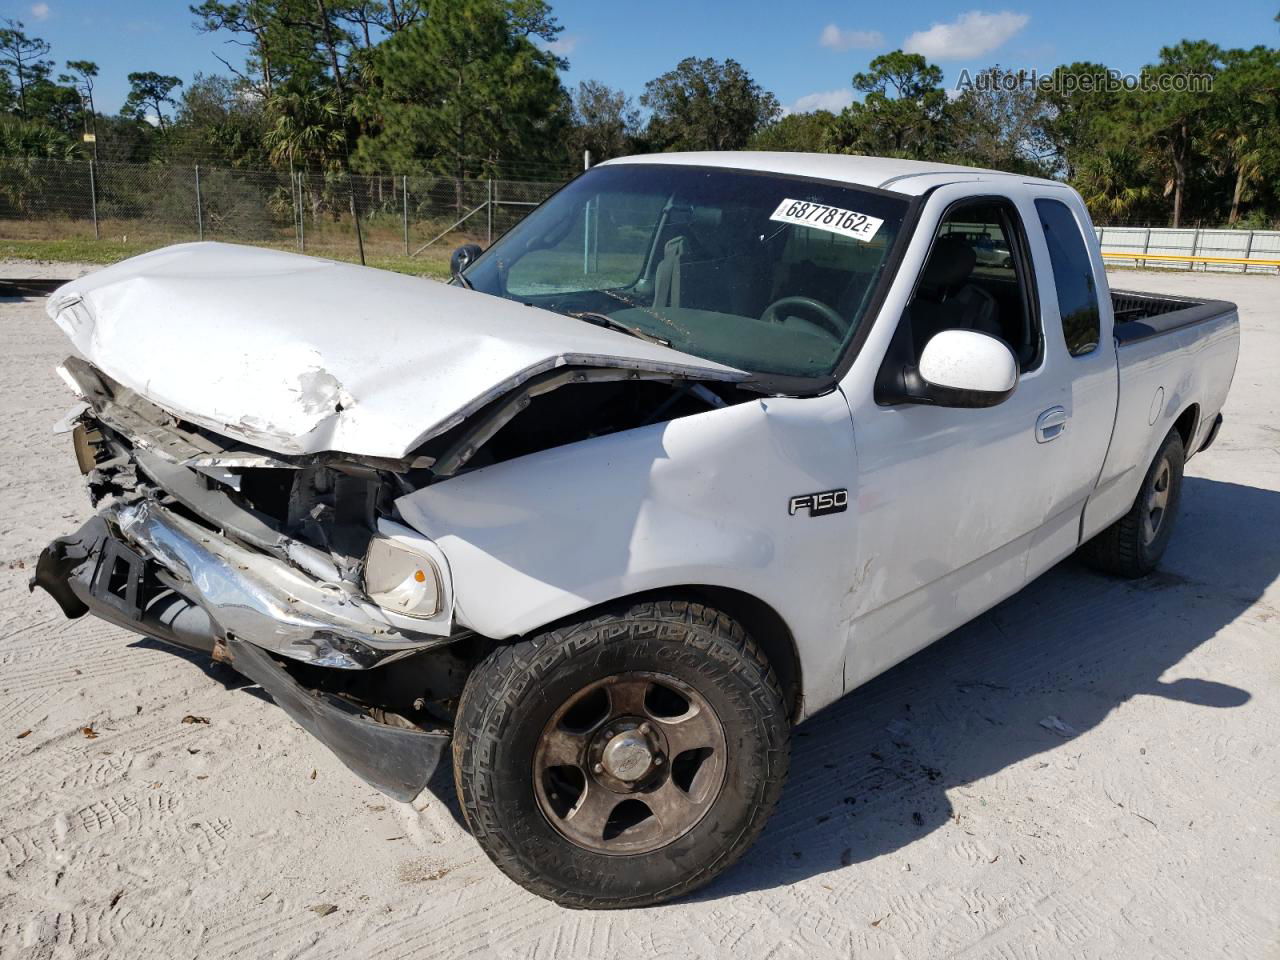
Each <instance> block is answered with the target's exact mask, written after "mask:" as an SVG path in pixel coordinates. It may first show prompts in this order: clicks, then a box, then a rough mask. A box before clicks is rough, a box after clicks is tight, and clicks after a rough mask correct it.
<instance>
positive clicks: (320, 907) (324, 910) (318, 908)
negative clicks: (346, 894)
mask: <svg viewBox="0 0 1280 960" xmlns="http://www.w3.org/2000/svg"><path fill="white" fill-rule="evenodd" d="M307 909H308V910H311V911H313V912H314V913H318V914H320V916H322V917H327V916H328V915H329V914H331V913H337V912H338V905H337V904H336V903H317V904H316V905H315V906H314V907H308V908H307Z"/></svg>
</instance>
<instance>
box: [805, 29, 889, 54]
mask: <svg viewBox="0 0 1280 960" xmlns="http://www.w3.org/2000/svg"><path fill="white" fill-rule="evenodd" d="M818 44H819V45H820V46H823V47H829V48H831V49H832V50H867V49H869V48H871V47H879V46H882V45H883V44H884V34H883V33H881V32H880V31H879V30H841V29H840V28H839V27H837V26H836V25H835V24H834V23H828V24H827V25H826V26H825V27H823V28H822V36H820V37H819V38H818Z"/></svg>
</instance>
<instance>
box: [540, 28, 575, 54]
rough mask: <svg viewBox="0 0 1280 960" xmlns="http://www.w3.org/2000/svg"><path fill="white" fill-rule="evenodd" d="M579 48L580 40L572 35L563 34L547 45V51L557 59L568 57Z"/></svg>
mask: <svg viewBox="0 0 1280 960" xmlns="http://www.w3.org/2000/svg"><path fill="white" fill-rule="evenodd" d="M577 46H578V38H577V37H576V36H575V35H574V34H572V33H566V34H562V35H561V36H558V37H556V38H555V39H554V40H552V41H551V42H550V43H548V44H547V49H548V50H550V51H551V52H552V53H554V54H555V55H556V56H557V57H567V56H568V55H569V54H571V53H573V51H574V49H575V48H576V47H577Z"/></svg>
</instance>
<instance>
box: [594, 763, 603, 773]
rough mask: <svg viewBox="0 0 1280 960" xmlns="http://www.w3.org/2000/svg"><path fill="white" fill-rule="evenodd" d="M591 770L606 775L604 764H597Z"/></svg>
mask: <svg viewBox="0 0 1280 960" xmlns="http://www.w3.org/2000/svg"><path fill="white" fill-rule="evenodd" d="M591 769H592V770H594V771H595V772H596V773H604V764H602V763H597V764H596V765H595V766H594V767H592V768H591Z"/></svg>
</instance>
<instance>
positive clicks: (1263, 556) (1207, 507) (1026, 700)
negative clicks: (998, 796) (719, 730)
mask: <svg viewBox="0 0 1280 960" xmlns="http://www.w3.org/2000/svg"><path fill="white" fill-rule="evenodd" d="M1276 530H1280V493H1276V492H1274V491H1269V490H1262V489H1258V488H1255V487H1247V486H1240V485H1237V484H1232V483H1221V482H1217V481H1213V480H1206V479H1201V478H1196V477H1188V478H1186V481H1185V485H1184V488H1183V508H1182V516H1181V517H1180V518H1179V526H1178V529H1177V530H1176V531H1175V534H1174V538H1173V541H1172V543H1171V545H1170V549H1169V552H1168V553H1167V555H1166V557H1165V559H1164V562H1163V564H1162V566H1161V570H1159V571H1157V572H1156V573H1154V574H1152V575H1151V576H1148V577H1146V578H1144V579H1142V580H1137V581H1118V580H1114V579H1110V578H1108V577H1105V576H1102V575H1100V574H1097V573H1095V572H1093V571H1092V570H1090V569H1088V568H1086V567H1085V566H1083V565H1082V564H1080V563H1079V562H1078V561H1075V560H1068V561H1066V562H1064V563H1062V564H1059V565H1058V566H1057V567H1056V568H1054V569H1053V570H1051V571H1050V572H1049V573H1047V574H1045V575H1044V576H1043V577H1041V578H1040V579H1039V580H1037V581H1036V582H1034V583H1032V584H1030V585H1029V586H1028V587H1027V588H1026V589H1024V590H1023V591H1022V592H1021V593H1019V594H1017V595H1016V596H1014V597H1011V598H1010V599H1009V600H1007V601H1005V602H1004V603H1002V604H1000V605H999V606H998V607H996V608H995V609H993V610H991V611H990V612H989V613H987V614H985V615H983V616H982V617H979V618H978V619H977V620H975V621H973V622H972V623H969V624H967V625H966V626H964V627H962V628H960V629H959V630H956V631H955V632H954V633H952V634H950V635H949V636H947V637H945V638H943V639H942V640H940V641H939V642H938V643H936V644H934V645H933V646H931V647H929V648H927V649H925V650H923V651H921V652H920V653H918V654H916V655H915V656H914V657H911V658H910V659H908V660H906V661H904V662H903V663H901V664H899V665H898V666H896V667H894V668H893V669H892V670H890V671H888V672H887V673H884V674H882V675H881V676H879V677H877V678H876V679H874V680H872V681H871V682H869V683H867V684H866V685H864V686H863V687H861V688H860V689H858V690H856V691H854V692H853V693H852V694H850V695H849V696H847V697H845V698H844V699H843V700H841V701H840V702H838V703H836V704H835V705H833V706H832V707H830V708H829V709H827V710H825V711H823V712H822V713H820V714H819V715H818V716H816V717H814V718H813V720H811V721H810V722H808V723H806V724H803V725H802V726H800V727H799V728H797V730H796V736H795V740H794V752H793V759H792V766H791V776H790V780H789V782H788V786H787V789H786V791H785V792H784V793H783V797H782V801H781V803H780V805H779V808H778V811H777V813H776V814H775V815H774V817H773V819H772V820H771V821H770V823H769V826H768V827H767V828H766V829H765V832H764V835H763V836H762V837H761V839H760V842H759V843H757V845H756V847H755V848H754V849H753V850H752V851H750V852H749V853H748V854H747V855H746V857H744V858H743V861H742V862H741V863H740V864H739V865H738V866H737V867H736V868H734V869H733V870H731V871H730V872H729V873H727V874H726V875H725V876H723V877H721V878H720V879H719V880H718V881H717V882H715V883H713V884H712V885H711V886H710V887H708V888H706V889H705V890H703V891H701V892H700V893H698V894H695V895H694V898H695V899H718V898H720V897H725V896H730V895H733V894H737V893H742V892H745V891H749V890H758V889H767V888H770V887H775V886H780V885H787V884H791V883H795V882H796V881H797V880H800V879H803V878H805V877H808V876H813V875H816V874H821V873H825V872H828V871H830V870H835V869H839V868H840V867H841V866H847V865H848V864H851V863H860V862H865V861H868V860H871V859H874V858H876V857H879V856H881V855H884V854H887V853H892V852H894V851H896V850H899V849H900V848H902V847H905V846H906V845H908V844H910V843H913V842H914V841H916V840H919V839H920V838H921V837H923V836H925V835H926V834H928V833H929V832H931V831H933V830H936V829H938V828H939V827H941V826H944V825H945V824H946V823H947V822H948V820H949V819H950V818H951V816H952V812H953V811H952V807H951V803H950V801H949V800H948V798H947V791H948V790H950V789H952V788H955V787H963V786H965V785H966V784H969V783H972V782H974V781H976V780H979V779H981V778H983V777H988V776H990V775H992V774H994V773H997V772H998V771H1000V770H1002V769H1004V768H1005V767H1008V766H1010V765H1011V764H1015V763H1018V762H1019V761H1022V760H1025V759H1027V758H1028V757H1031V756H1035V755H1036V754H1039V753H1042V752H1044V751H1048V750H1052V749H1054V748H1055V747H1060V746H1062V745H1063V744H1064V742H1066V741H1065V740H1064V739H1063V737H1062V736H1060V735H1059V734H1057V733H1054V732H1052V731H1050V730H1048V729H1046V728H1045V727H1043V726H1041V724H1040V721H1042V720H1045V719H1047V718H1049V717H1057V718H1060V719H1061V720H1062V721H1063V722H1064V723H1066V724H1068V725H1069V726H1070V728H1072V729H1074V730H1075V731H1078V732H1079V733H1084V732H1086V731H1088V730H1090V729H1092V728H1093V727H1095V726H1097V725H1098V724H1100V723H1103V722H1104V721H1105V720H1106V719H1107V717H1108V715H1109V714H1110V713H1111V711H1112V710H1113V709H1115V708H1116V707H1117V706H1119V705H1121V704H1123V703H1125V702H1126V701H1128V700H1130V699H1132V698H1133V697H1137V696H1155V697H1165V698H1169V699H1172V700H1178V701H1182V702H1185V703H1189V704H1194V705H1196V706H1198V707H1202V708H1205V709H1229V708H1232V707H1238V706H1240V705H1241V704H1243V703H1245V702H1247V701H1248V700H1249V693H1248V692H1247V691H1245V690H1241V689H1239V688H1238V687H1234V686H1228V685H1226V684H1223V683H1219V682H1216V681H1215V680H1213V679H1212V678H1208V677H1205V678H1190V677H1186V678H1182V679H1177V680H1173V681H1169V682H1166V681H1163V680H1161V679H1160V677H1161V675H1162V674H1163V673H1164V672H1165V671H1166V670H1168V669H1169V668H1170V667H1172V666H1174V665H1175V664H1177V663H1178V662H1179V661H1181V660H1182V659H1183V658H1184V657H1186V656H1187V654H1189V653H1190V652H1191V651H1192V650H1194V649H1195V648H1196V647H1198V646H1199V645H1200V644H1202V643H1204V642H1206V641H1207V640H1209V639H1210V638H1212V637H1213V636H1214V634H1216V633H1217V632H1218V631H1219V630H1221V629H1222V627H1223V626H1225V625H1227V624H1229V623H1231V622H1232V621H1233V620H1235V619H1236V618H1237V617H1238V616H1240V615H1241V614H1242V613H1243V612H1244V611H1245V610H1247V609H1248V608H1249V607H1250V606H1251V605H1252V604H1253V603H1255V602H1256V601H1257V600H1258V599H1259V598H1260V597H1261V596H1262V594H1263V591H1264V590H1265V589H1266V588H1267V587H1268V586H1269V585H1270V584H1271V582H1272V581H1273V580H1275V578H1276V577H1277V575H1278V574H1280V551H1277V550H1276V549H1275V531H1276Z"/></svg>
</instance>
